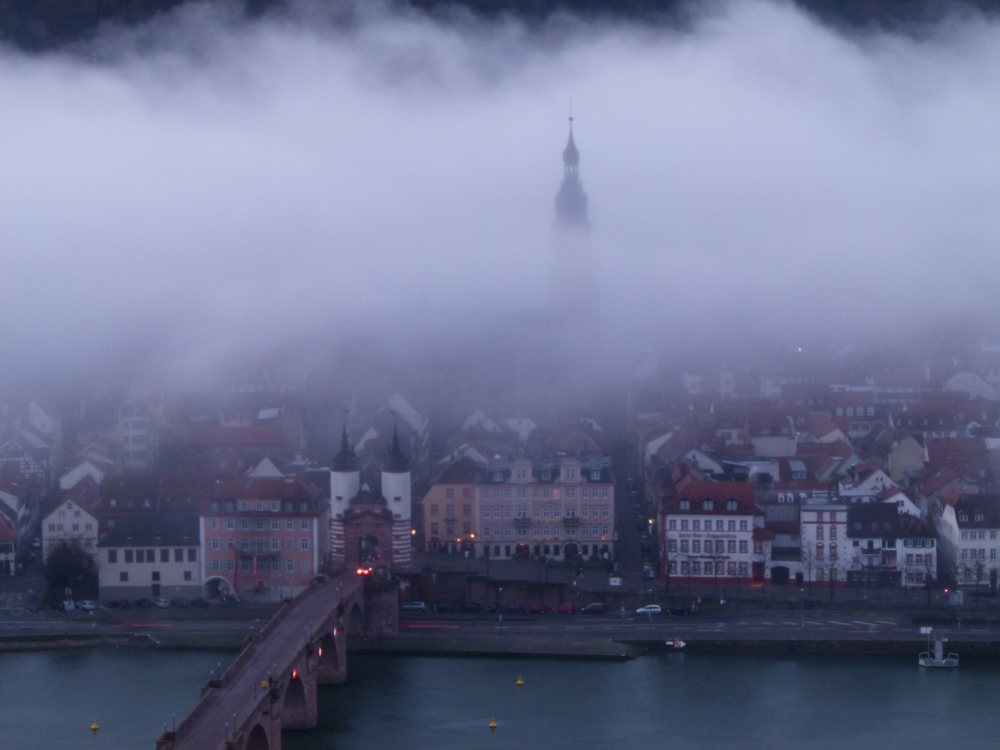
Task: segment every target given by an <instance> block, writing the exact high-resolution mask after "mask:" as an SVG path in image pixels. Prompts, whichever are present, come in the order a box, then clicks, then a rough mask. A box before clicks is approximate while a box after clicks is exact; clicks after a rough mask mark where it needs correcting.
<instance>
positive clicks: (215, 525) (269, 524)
mask: <svg viewBox="0 0 1000 750" xmlns="http://www.w3.org/2000/svg"><path fill="white" fill-rule="evenodd" d="M220 521H221V522H222V525H224V526H225V527H226V530H227V531H232V530H233V529H235V528H236V519H235V518H224V519H219V518H210V519H208V528H209V529H211V530H212V531H218V530H219V526H220ZM311 524H312V521H311V520H310V519H308V518H303V519H300V520H299V528H300V529H302V530H303V531H308V530H309V529H310V527H311ZM251 526H252V527H253V528H254V530H256V531H263V530H264V529H265V528H270V529H271V531H279V530H280V529H281V526H282V523H281V521H280V520H279V519H277V518H272V519H270V521H265V520H264V519H262V518H258V519H256V520H254V521H251V520H250V519H249V518H241V519H240V530H241V531H249V530H250V528H251ZM284 527H285V531H294V530H295V520H294V519H292V518H286V519H285V523H284Z"/></svg>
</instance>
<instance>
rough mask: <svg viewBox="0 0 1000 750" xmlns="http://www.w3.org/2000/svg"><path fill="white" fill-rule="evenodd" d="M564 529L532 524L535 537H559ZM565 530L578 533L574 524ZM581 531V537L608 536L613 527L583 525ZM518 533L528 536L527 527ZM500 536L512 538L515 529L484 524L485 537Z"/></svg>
mask: <svg viewBox="0 0 1000 750" xmlns="http://www.w3.org/2000/svg"><path fill="white" fill-rule="evenodd" d="M562 531H563V529H562V527H560V526H532V527H531V536H533V537H537V536H546V537H548V536H554V537H557V538H558V537H559V535H560V534H561V533H562ZM564 531H565V532H566V536H576V535H577V529H576V528H575V527H572V526H570V527H568V528H566V529H564ZM579 531H580V536H581V537H586V536H594V537H600V536H608V535H609V534H610V533H611V527H610V526H581V527H580V529H579ZM517 535H518V536H519V537H526V536H528V530H527V529H525V528H519V529H517ZM500 536H504V537H507V538H510V537H511V536H513V529H512V528H511V527H510V526H483V537H485V538H486V539H489V538H490V537H495V538H500Z"/></svg>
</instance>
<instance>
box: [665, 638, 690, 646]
mask: <svg viewBox="0 0 1000 750" xmlns="http://www.w3.org/2000/svg"><path fill="white" fill-rule="evenodd" d="M666 645H667V648H677V649H681V648H684V647H685V646H686V645H687V644H686V643H685V642H684V641H682V640H680V639H678V638H674V639H673V640H672V641H667V644H666Z"/></svg>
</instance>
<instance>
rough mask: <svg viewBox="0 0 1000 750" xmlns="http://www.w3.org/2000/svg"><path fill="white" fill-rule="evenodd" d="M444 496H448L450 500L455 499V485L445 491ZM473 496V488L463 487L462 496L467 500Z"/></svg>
mask: <svg viewBox="0 0 1000 750" xmlns="http://www.w3.org/2000/svg"><path fill="white" fill-rule="evenodd" d="M444 496H445V497H446V498H448V499H449V500H454V499H455V489H454V488H453V487H448V488H447V489H446V490H445V491H444ZM471 497H472V490H471V489H469V488H468V487H463V488H462V498H463V499H465V500H468V499H469V498H471Z"/></svg>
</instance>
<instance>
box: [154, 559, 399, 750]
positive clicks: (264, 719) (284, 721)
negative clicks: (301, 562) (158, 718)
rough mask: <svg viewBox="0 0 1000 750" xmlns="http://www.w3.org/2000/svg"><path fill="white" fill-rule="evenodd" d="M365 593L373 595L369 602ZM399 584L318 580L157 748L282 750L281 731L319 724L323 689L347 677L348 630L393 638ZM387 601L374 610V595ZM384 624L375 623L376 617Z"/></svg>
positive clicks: (347, 576) (252, 640) (250, 641)
mask: <svg viewBox="0 0 1000 750" xmlns="http://www.w3.org/2000/svg"><path fill="white" fill-rule="evenodd" d="M366 590H368V594H369V596H368V597H367V601H366ZM397 595H398V594H397V591H396V588H395V587H394V586H393V585H392V584H391V583H388V582H386V583H385V584H382V585H381V586H379V585H378V584H375V583H374V582H370V583H368V584H367V585H366V583H365V581H364V580H363V579H361V578H359V577H358V576H356V575H354V574H353V573H342V574H340V575H337V576H335V577H332V578H329V579H319V580H318V581H317V582H316V583H314V584H313V585H312V586H310V587H309V588H308V589H307V590H306V591H304V592H303V593H302V594H300V595H299V596H298V597H296V598H295V599H294V600H293V601H292V602H290V603H287V604H285V605H283V606H282V607H281V608H280V609H279V610H278V612H277V613H276V614H275V616H274V617H273V618H272V619H271V621H270V622H269V623H268V624H267V625H266V626H265V627H264V628H262V629H261V630H260V632H259V633H257V634H255V635H253V636H249V637H248V638H247V642H246V643H245V644H244V649H243V651H242V652H241V653H240V655H239V656H238V657H237V658H236V660H235V661H234V662H233V663H232V665H231V666H230V667H229V669H228V670H226V672H225V673H224V674H223V675H222V677H221V678H220V679H217V680H211V681H209V682H208V683H207V684H206V685H205V687H203V688H202V698H201V700H200V701H199V702H198V704H197V705H196V706H195V708H194V709H193V710H192V711H191V713H190V714H189V715H188V716H187V717H186V718H185V719H184V720H183V721H182V722H181V723H180V724H179V725H178V726H177V728H176V730H174V731H169V732H166V733H164V735H163V736H162V737H161V738H160V739H159V740H158V741H157V750H278V748H280V743H281V730H282V729H308V728H311V727H312V726H315V725H316V720H317V716H316V686H317V684H319V683H335V682H343V681H344V680H345V679H346V655H347V645H346V639H347V631H348V630H351V631H354V632H358V633H366V634H367V633H371V634H372V635H375V634H380V635H392V634H393V633H392V630H393V629H394V627H395V626H396V625H397V624H398V623H396V622H395V616H390V617H389V618H388V620H386V618H385V614H388V613H389V610H390V608H391V609H392V610H395V609H396V607H398V603H397ZM380 597H381V598H382V599H383V600H384V606H382V607H381V608H378V607H376V608H375V609H373V607H372V601H371V600H373V599H374V600H378V599H379V598H380ZM373 612H374V613H375V614H376V615H381V619H380V620H379V622H377V623H376V622H368V621H369V620H374V619H377V618H376V617H373Z"/></svg>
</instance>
